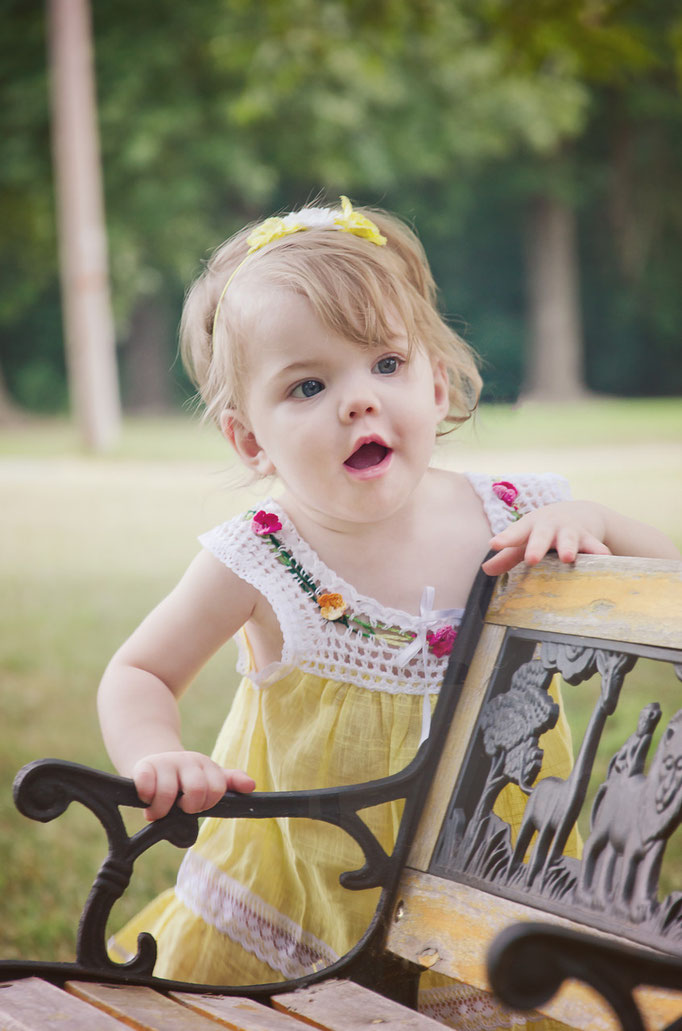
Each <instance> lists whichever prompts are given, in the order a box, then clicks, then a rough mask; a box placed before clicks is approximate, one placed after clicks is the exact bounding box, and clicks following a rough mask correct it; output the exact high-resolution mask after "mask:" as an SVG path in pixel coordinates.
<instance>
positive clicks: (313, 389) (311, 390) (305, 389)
mask: <svg viewBox="0 0 682 1031" xmlns="http://www.w3.org/2000/svg"><path fill="white" fill-rule="evenodd" d="M321 390H324V383H321V382H320V380H319V379H304V380H303V382H302V383H299V384H298V385H297V386H295V387H294V389H293V390H292V391H291V396H292V397H314V396H315V394H319V393H320V391H321Z"/></svg>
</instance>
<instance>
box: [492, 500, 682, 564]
mask: <svg viewBox="0 0 682 1031" xmlns="http://www.w3.org/2000/svg"><path fill="white" fill-rule="evenodd" d="M490 547H491V548H492V549H493V550H494V551H497V552H498V553H499V554H497V555H496V556H495V557H494V558H491V559H490V560H489V561H488V562H485V563H484V564H483V570H484V572H486V573H488V574H489V575H490V576H498V575H499V574H500V573H506V572H507V571H508V570H509V569H512V568H513V566H515V565H517V564H518V563H519V562H525V563H526V565H529V566H534V565H537V563H538V562H540V561H541V560H542V559H543V558H544V557H545V555H546V554H547V552H549V551H551V550H555V551H556V553H557V555H558V556H559V558H560V560H561V561H562V562H574V561H575V559H576V556H577V555H579V554H583V555H632V556H638V557H641V558H672V559H678V558H679V557H680V553H679V551H678V550H677V548H676V547H675V545H674V544H673V543H672V541H671V540H670V539H669V538H668V537H666V535H665V534H664V533H661V532H660V530H656V529H654V527H652V526H648V525H647V524H646V523H640V522H638V521H637V520H635V519H630V518H629V517H628V516H623V515H621V514H620V513H618V512H615V511H614V510H613V509H610V508H607V507H606V506H605V505H600V504H597V503H596V502H592V501H559V502H557V503H556V504H553V505H546V506H545V507H544V508H538V509H536V510H535V511H533V512H529V513H528V514H527V515H524V516H522V517H521V519H519V520H518V522H516V523H514V524H512V525H511V526H508V527H507V529H506V530H503V531H502V533H498V534H496V535H495V537H493V538H492V540H491V541H490Z"/></svg>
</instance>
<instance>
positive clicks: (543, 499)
mask: <svg viewBox="0 0 682 1031" xmlns="http://www.w3.org/2000/svg"><path fill="white" fill-rule="evenodd" d="M467 478H468V480H469V482H470V483H471V485H472V487H473V488H474V490H475V491H476V493H477V494H478V496H479V497H480V499H481V501H482V502H483V508H484V510H485V514H486V516H487V517H488V522H489V523H490V528H491V530H492V532H493V533H494V534H495V533H501V532H502V530H505V529H506V528H507V527H508V526H509V525H510V524H511V523H513V522H514V520H515V519H518V518H519V516H522V515H525V514H526V513H527V512H532V511H533V510H534V509H536V508H543V507H544V506H545V505H551V504H553V503H554V502H556V501H569V500H570V498H571V490H570V487H569V484H568V480H566V479H564V477H563V476H557V475H556V474H555V473H520V474H518V475H509V476H506V475H505V476H504V477H501V476H500V477H496V476H489V475H487V474H484V473H469V474H467ZM497 484H504V485H505V487H507V488H510V489H511V490H507V491H504V490H500V491H499V492H496V491H495V490H493V487H494V486H495V485H497ZM514 491H516V492H517V493H516V495H515V497H514V500H513V503H510V501H509V498H511V496H512V495H513V493H514ZM500 494H502V495H504V496H503V497H500ZM505 497H506V498H507V500H505Z"/></svg>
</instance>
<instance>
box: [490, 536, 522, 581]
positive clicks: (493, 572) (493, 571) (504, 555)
mask: <svg viewBox="0 0 682 1031" xmlns="http://www.w3.org/2000/svg"><path fill="white" fill-rule="evenodd" d="M491 547H492V541H491ZM523 553H524V549H523V548H503V549H502V550H501V551H499V552H498V553H497V555H493V557H492V558H489V559H488V560H487V561H486V562H484V563H483V565H482V567H481V568H482V569H483V572H484V573H487V574H488V576H501V575H502V573H508V572H509V570H510V569H513V568H514V566H517V565H518V564H519V562H523Z"/></svg>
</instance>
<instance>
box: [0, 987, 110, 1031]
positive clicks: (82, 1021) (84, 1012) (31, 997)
mask: <svg viewBox="0 0 682 1031" xmlns="http://www.w3.org/2000/svg"><path fill="white" fill-rule="evenodd" d="M0 1022H1V1024H2V1028H3V1031H46V1029H48V1028H49V1029H50V1031H52V1029H53V1028H55V1029H57V1028H59V1029H61V1028H63V1029H64V1031H122V1029H124V1028H126V1029H128V1028H129V1027H130V1025H129V1024H122V1023H121V1022H120V1021H119V1020H116V1019H115V1018H114V1017H112V1016H110V1015H109V1014H108V1013H104V1012H103V1011H102V1010H96V1009H93V1007H92V1006H89V1005H88V1004H87V1003H86V1002H83V1001H82V1000H81V999H77V998H75V996H73V995H69V994H68V993H67V992H64V991H62V990H61V988H56V987H55V986H54V985H53V984H50V983H49V982H48V981H42V980H41V979H40V978H38V977H27V978H24V979H23V980H21V981H7V982H5V983H4V984H2V985H0Z"/></svg>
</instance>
